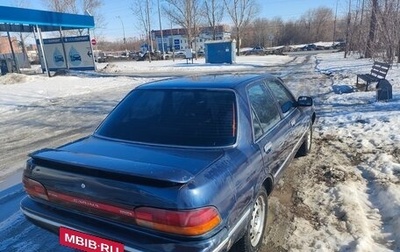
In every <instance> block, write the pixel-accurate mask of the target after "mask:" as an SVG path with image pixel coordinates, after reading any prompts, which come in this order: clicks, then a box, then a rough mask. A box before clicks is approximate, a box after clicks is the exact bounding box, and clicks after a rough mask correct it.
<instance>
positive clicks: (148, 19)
mask: <svg viewBox="0 0 400 252" xmlns="http://www.w3.org/2000/svg"><path fill="white" fill-rule="evenodd" d="M146 2H147V24H148V25H149V34H147V35H148V38H149V45H148V46H147V49H148V50H147V54H148V56H149V62H150V63H151V51H153V45H152V44H153V42H152V40H151V27H150V4H149V0H147V1H146Z"/></svg>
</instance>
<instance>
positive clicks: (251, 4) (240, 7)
mask: <svg viewBox="0 0 400 252" xmlns="http://www.w3.org/2000/svg"><path fill="white" fill-rule="evenodd" d="M224 4H225V7H226V11H227V12H228V14H229V16H230V18H231V20H232V22H233V25H234V29H235V36H236V55H239V53H240V40H241V38H242V31H243V28H244V27H245V26H247V25H248V24H249V23H250V21H251V20H252V19H253V18H255V16H256V15H257V14H258V10H259V8H258V4H257V0H224Z"/></svg>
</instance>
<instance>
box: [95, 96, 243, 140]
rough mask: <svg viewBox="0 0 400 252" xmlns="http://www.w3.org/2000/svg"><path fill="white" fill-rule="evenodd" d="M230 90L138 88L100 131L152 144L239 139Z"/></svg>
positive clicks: (234, 104) (105, 122)
mask: <svg viewBox="0 0 400 252" xmlns="http://www.w3.org/2000/svg"><path fill="white" fill-rule="evenodd" d="M236 118H237V116H236V102H235V93H234V92H233V91H230V90H217V91H215V90H198V89H194V90H193V89H191V90H187V89H173V90H171V89H168V90H162V89H158V90H153V89H151V90H150V89H138V90H134V91H133V92H131V93H130V94H129V95H128V96H127V97H126V98H125V99H124V100H123V101H122V102H121V103H120V104H119V105H118V106H117V107H116V108H115V109H114V110H113V112H111V114H110V115H109V116H108V117H107V118H106V119H105V121H104V122H103V123H102V124H101V126H100V127H99V129H98V130H97V131H96V134H97V135H100V136H104V137H109V138H115V139H121V140H126V141H135V142H143V143H151V144H166V145H181V146H197V147H212V146H226V145H232V144H234V143H235V141H236V128H237V127H236V124H237V122H236Z"/></svg>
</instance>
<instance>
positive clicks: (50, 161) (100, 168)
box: [29, 149, 194, 184]
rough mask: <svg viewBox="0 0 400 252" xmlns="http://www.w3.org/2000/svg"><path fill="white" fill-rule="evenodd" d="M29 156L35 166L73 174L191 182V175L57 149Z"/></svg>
mask: <svg viewBox="0 0 400 252" xmlns="http://www.w3.org/2000/svg"><path fill="white" fill-rule="evenodd" d="M29 156H30V157H31V158H32V161H33V163H34V164H36V165H42V166H45V167H47V168H52V169H60V170H67V171H68V170H69V171H71V172H76V173H91V174H92V173H93V172H103V173H107V174H110V175H112V176H115V175H118V177H119V178H123V177H124V176H126V178H129V177H130V178H133V177H136V179H138V178H139V179H140V178H142V179H145V180H157V181H160V182H161V181H162V182H169V183H178V184H184V183H187V182H189V181H190V180H192V179H193V178H194V174H192V173H189V172H188V171H186V170H182V169H179V168H176V167H170V166H168V167H167V166H164V165H159V164H155V163H143V162H137V161H131V160H125V159H117V158H111V157H105V156H99V155H93V154H87V153H74V152H69V151H64V150H59V149H42V150H39V151H36V152H33V153H31V154H30V155H29ZM84 170H88V171H84ZM90 171H92V172H90Z"/></svg>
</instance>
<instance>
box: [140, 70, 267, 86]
mask: <svg viewBox="0 0 400 252" xmlns="http://www.w3.org/2000/svg"><path fill="white" fill-rule="evenodd" d="M271 78H274V77H273V76H272V75H271V74H267V73H263V74H255V73H246V74H208V75H196V76H186V77H177V78H170V79H164V80H160V81H155V82H150V83H146V84H143V85H141V86H139V87H137V89H164V88H166V89H170V88H173V89H175V88H207V89H208V88H217V89H218V88H230V89H235V88H238V87H239V86H242V85H247V84H248V83H250V82H253V81H256V80H261V79H271Z"/></svg>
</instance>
